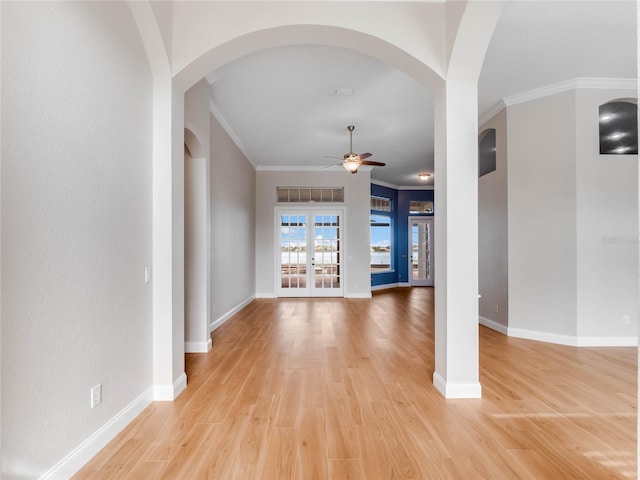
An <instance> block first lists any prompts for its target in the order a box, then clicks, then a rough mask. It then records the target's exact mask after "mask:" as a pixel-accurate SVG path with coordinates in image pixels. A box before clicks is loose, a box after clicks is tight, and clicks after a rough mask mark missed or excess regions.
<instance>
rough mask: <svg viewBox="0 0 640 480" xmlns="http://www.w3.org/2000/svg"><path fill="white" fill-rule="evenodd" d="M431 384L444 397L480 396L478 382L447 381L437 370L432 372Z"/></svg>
mask: <svg viewBox="0 0 640 480" xmlns="http://www.w3.org/2000/svg"><path fill="white" fill-rule="evenodd" d="M433 385H434V386H435V387H436V388H437V389H438V391H439V392H440V393H441V394H442V395H443V396H444V398H482V387H481V386H480V382H472V383H452V382H448V383H447V381H446V380H445V379H444V378H442V376H441V375H440V374H439V373H438V372H433Z"/></svg>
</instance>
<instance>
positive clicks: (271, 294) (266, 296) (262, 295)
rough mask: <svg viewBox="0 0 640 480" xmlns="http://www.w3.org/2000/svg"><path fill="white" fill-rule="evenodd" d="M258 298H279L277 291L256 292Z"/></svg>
mask: <svg viewBox="0 0 640 480" xmlns="http://www.w3.org/2000/svg"><path fill="white" fill-rule="evenodd" d="M256 298H278V295H276V294H275V293H256Z"/></svg>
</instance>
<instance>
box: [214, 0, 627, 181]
mask: <svg viewBox="0 0 640 480" xmlns="http://www.w3.org/2000/svg"><path fill="white" fill-rule="evenodd" d="M636 18H637V17H636V2H635V1H634V0H631V1H559V0H554V1H548V2H544V1H515V2H509V3H507V4H506V5H505V7H504V10H503V12H502V14H501V17H500V20H499V22H498V25H497V26H496V29H495V32H494V35H493V37H492V40H491V43H490V45H489V49H488V52H487V55H486V58H485V62H484V65H483V69H482V72H481V75H480V80H479V86H478V97H479V99H478V106H479V116H480V118H482V117H483V115H486V114H487V113H489V112H491V111H492V110H494V109H495V108H496V106H498V105H500V104H501V101H502V99H503V98H505V97H510V96H513V95H516V94H520V93H523V92H526V91H529V90H532V89H536V88H540V87H544V86H548V85H551V84H554V83H558V82H563V81H567V80H572V79H575V78H636V76H637V74H636V65H637V57H636V45H637V42H636ZM207 79H208V80H209V83H210V84H211V96H212V109H213V110H214V113H215V114H216V116H217V118H218V119H219V120H220V121H221V123H222V124H223V126H224V127H225V128H226V129H227V131H228V132H229V133H230V134H231V136H232V137H233V138H234V140H235V142H236V143H237V145H238V146H239V147H240V149H241V150H242V151H243V153H244V154H245V155H246V157H247V158H248V159H249V161H251V162H252V163H253V164H254V166H255V167H256V168H265V169H267V168H272V169H275V168H283V169H285V168H286V169H309V170H320V169H322V168H324V167H329V166H331V165H335V164H336V163H338V162H339V161H340V160H341V159H342V156H343V155H344V154H345V153H347V152H348V151H349V132H348V131H347V126H348V125H355V127H356V128H355V131H354V133H353V151H354V152H356V153H364V152H371V153H373V156H372V157H371V158H369V160H373V161H378V162H384V163H386V166H385V167H373V168H372V171H371V177H372V179H374V180H377V181H380V182H384V183H388V184H391V185H395V186H399V187H412V186H423V185H425V184H424V183H423V182H421V181H420V180H419V179H418V177H417V175H418V173H420V172H423V171H427V172H431V173H432V172H433V95H432V92H429V91H426V90H425V89H424V87H422V86H421V85H419V84H418V83H417V82H416V81H414V80H413V79H412V78H410V77H408V76H407V75H406V74H404V73H402V72H400V71H399V70H397V69H395V68H394V67H391V66H389V65H387V64H384V63H382V62H380V61H378V60H376V59H374V58H371V57H368V56H365V55H362V54H359V53H356V52H354V51H351V50H347V49H342V48H334V47H325V46H317V45H314V46H311V45H307V46H305V45H301V46H290V47H281V48H275V49H270V50H265V51H262V52H259V53H255V54H252V55H248V56H246V57H243V58H241V59H239V60H237V61H235V62H232V63H229V64H227V65H225V66H224V67H222V68H220V69H218V70H216V71H215V72H212V73H211V75H208V76H207ZM330 157H333V158H330ZM332 168H333V169H335V170H336V171H342V172H344V173H345V174H347V172H346V171H344V169H342V167H340V166H334V167H332ZM433 181H434V178H433V177H431V179H430V181H429V182H428V183H427V185H433Z"/></svg>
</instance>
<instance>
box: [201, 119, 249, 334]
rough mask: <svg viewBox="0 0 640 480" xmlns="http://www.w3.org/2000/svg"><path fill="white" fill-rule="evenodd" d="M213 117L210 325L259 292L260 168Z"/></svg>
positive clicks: (219, 320) (215, 323)
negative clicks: (257, 283) (257, 234)
mask: <svg viewBox="0 0 640 480" xmlns="http://www.w3.org/2000/svg"><path fill="white" fill-rule="evenodd" d="M210 123H211V130H210V131H211V136H210V139H211V172H210V174H211V265H210V269H211V288H212V290H211V319H212V324H211V328H215V327H217V326H218V325H220V324H221V323H222V322H224V321H226V320H227V319H228V317H229V316H230V315H231V313H233V312H235V311H236V310H237V309H238V308H240V307H241V306H242V305H244V304H246V303H247V302H249V301H251V299H253V298H254V296H255V291H256V288H255V269H256V266H255V265H256V261H255V259H256V226H255V225H256V172H255V170H254V168H253V166H252V165H251V164H250V163H249V161H248V160H247V159H246V158H245V156H244V155H243V154H242V152H240V150H239V149H238V147H237V146H236V145H235V143H233V141H232V140H231V138H230V137H229V135H227V133H226V132H225V130H224V129H223V128H222V126H221V125H220V123H219V122H218V120H216V119H215V118H214V117H213V116H210Z"/></svg>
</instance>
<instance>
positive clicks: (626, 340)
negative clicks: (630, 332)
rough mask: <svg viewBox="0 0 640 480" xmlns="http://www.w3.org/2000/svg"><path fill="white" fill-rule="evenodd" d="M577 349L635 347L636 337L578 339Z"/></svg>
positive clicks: (636, 344)
mask: <svg viewBox="0 0 640 480" xmlns="http://www.w3.org/2000/svg"><path fill="white" fill-rule="evenodd" d="M577 344H578V347H637V346H638V337H578V341H577Z"/></svg>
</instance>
